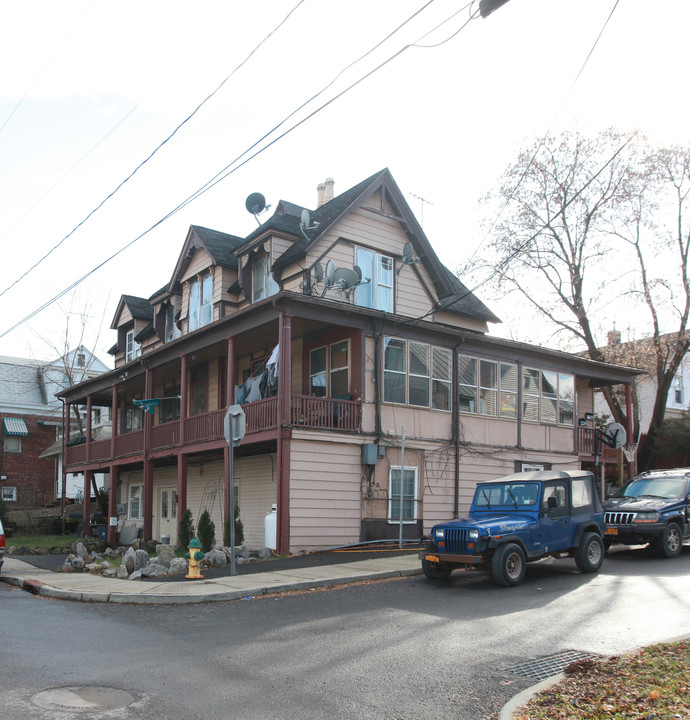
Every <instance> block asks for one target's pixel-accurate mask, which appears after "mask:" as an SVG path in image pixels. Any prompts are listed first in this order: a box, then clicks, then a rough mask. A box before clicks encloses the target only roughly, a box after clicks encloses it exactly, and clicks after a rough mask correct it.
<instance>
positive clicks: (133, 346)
mask: <svg viewBox="0 0 690 720" xmlns="http://www.w3.org/2000/svg"><path fill="white" fill-rule="evenodd" d="M140 355H141V343H138V342H137V341H136V340H135V339H134V330H130V331H129V332H128V333H127V338H126V347H125V362H130V360H134V359H135V358H138V357H139V356H140Z"/></svg>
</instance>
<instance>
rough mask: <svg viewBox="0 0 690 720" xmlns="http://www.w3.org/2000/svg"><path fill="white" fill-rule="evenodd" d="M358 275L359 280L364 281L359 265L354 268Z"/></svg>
mask: <svg viewBox="0 0 690 720" xmlns="http://www.w3.org/2000/svg"><path fill="white" fill-rule="evenodd" d="M352 269H353V270H354V271H355V272H356V273H357V280H359V282H361V281H362V268H361V267H360V266H359V265H355V266H354V267H353V268H352Z"/></svg>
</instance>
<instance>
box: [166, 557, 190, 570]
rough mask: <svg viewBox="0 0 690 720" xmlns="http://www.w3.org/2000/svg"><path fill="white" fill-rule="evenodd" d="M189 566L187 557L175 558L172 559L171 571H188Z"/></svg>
mask: <svg viewBox="0 0 690 720" xmlns="http://www.w3.org/2000/svg"><path fill="white" fill-rule="evenodd" d="M188 568H189V562H188V561H187V559H186V558H178V557H176V558H173V559H172V560H171V561H170V568H169V570H170V572H171V573H178V572H187V569H188Z"/></svg>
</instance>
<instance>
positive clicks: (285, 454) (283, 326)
mask: <svg viewBox="0 0 690 720" xmlns="http://www.w3.org/2000/svg"><path fill="white" fill-rule="evenodd" d="M278 337H279V343H280V349H279V351H278V352H279V358H278V375H279V378H278V443H277V444H278V447H277V456H278V458H277V459H278V463H277V464H278V469H277V473H278V478H277V480H278V482H277V485H278V523H277V524H278V527H277V540H278V543H277V544H278V548H277V550H278V553H280V554H281V555H285V554H287V553H288V552H289V549H290V431H289V429H288V427H287V425H288V424H289V423H290V409H291V405H292V385H291V379H292V367H291V348H292V318H291V317H290V316H289V315H286V314H285V313H284V312H282V311H281V313H280V319H279V325H278Z"/></svg>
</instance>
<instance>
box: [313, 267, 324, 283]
mask: <svg viewBox="0 0 690 720" xmlns="http://www.w3.org/2000/svg"><path fill="white" fill-rule="evenodd" d="M322 280H323V265H322V264H321V263H316V265H314V282H317V283H318V282H321V281H322Z"/></svg>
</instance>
